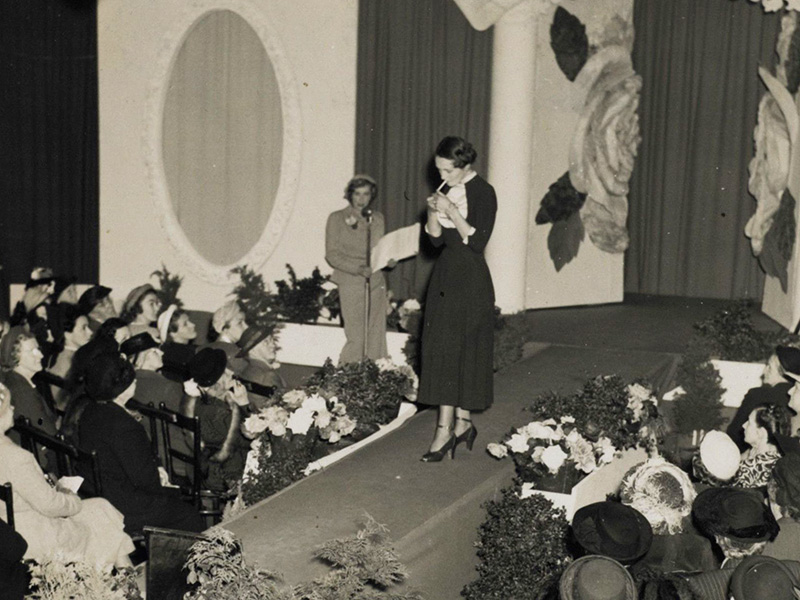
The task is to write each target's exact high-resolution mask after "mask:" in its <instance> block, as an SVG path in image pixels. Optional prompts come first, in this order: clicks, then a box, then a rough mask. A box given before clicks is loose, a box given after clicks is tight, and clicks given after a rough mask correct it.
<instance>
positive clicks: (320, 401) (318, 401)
mask: <svg viewBox="0 0 800 600" xmlns="http://www.w3.org/2000/svg"><path fill="white" fill-rule="evenodd" d="M302 406H303V408H304V409H306V410H310V411H313V412H322V411H325V412H328V403H327V402H326V401H325V398H323V397H322V396H320V395H319V394H314V395H313V396H308V397H307V398H306V399H305V400H303V405H302Z"/></svg>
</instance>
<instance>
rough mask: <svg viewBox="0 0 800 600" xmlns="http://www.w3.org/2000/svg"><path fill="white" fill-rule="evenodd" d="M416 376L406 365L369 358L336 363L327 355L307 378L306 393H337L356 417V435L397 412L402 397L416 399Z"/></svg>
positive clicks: (374, 427) (363, 433)
mask: <svg viewBox="0 0 800 600" xmlns="http://www.w3.org/2000/svg"><path fill="white" fill-rule="evenodd" d="M418 384H419V382H418V379H417V376H416V374H415V373H414V371H413V369H411V367H409V366H408V365H402V366H398V365H395V364H394V363H392V361H391V360H389V359H379V360H377V361H372V360H370V359H368V358H366V359H364V360H362V361H360V362H356V363H346V364H343V365H340V366H336V365H334V364H333V362H332V361H331V360H330V359H328V360H326V361H325V364H324V365H323V366H322V367H321V368H320V369H319V370H318V371H317V372H316V373H314V375H312V376H311V377H310V378H309V379H308V381H307V382H306V385H305V388H306V390H308V392H309V393H318V394H320V395H322V396H324V397H326V398H332V397H336V398H337V399H338V401H339V402H342V403H343V404H344V405H345V406H346V407H347V414H348V415H350V416H351V417H352V418H353V419H355V421H356V437H363V436H364V435H368V434H370V433H373V432H374V431H375V430H377V428H378V425H385V424H386V423H388V422H389V421H391V420H392V419H394V418H395V417H396V416H397V412H398V410H399V409H400V403H401V402H402V401H403V399H404V398H406V399H409V400H410V399H416V391H417V387H418Z"/></svg>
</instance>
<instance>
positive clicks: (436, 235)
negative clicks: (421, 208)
mask: <svg viewBox="0 0 800 600" xmlns="http://www.w3.org/2000/svg"><path fill="white" fill-rule="evenodd" d="M440 196H441V195H440V194H432V195H430V196H428V198H427V199H426V200H425V202H426V203H427V205H428V221H427V223H426V224H425V231H426V232H427V233H428V239H430V241H431V243H432V244H433V245H434V246H435V247H439V246H441V245H442V244H443V243H444V242H443V241H442V224H441V223H439V211H437V210H436V201H437V198H439V197H440Z"/></svg>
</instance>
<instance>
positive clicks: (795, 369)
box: [775, 346, 800, 381]
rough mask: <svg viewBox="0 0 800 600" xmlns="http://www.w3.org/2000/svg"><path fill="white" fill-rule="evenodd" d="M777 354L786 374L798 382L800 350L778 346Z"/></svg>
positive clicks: (799, 377)
mask: <svg viewBox="0 0 800 600" xmlns="http://www.w3.org/2000/svg"><path fill="white" fill-rule="evenodd" d="M775 354H777V355H778V360H779V361H780V363H781V367H783V370H784V372H785V373H786V375H787V376H789V377H790V378H791V379H793V380H795V381H797V380H799V379H800V348H794V347H793V346H778V347H777V348H776V349H775Z"/></svg>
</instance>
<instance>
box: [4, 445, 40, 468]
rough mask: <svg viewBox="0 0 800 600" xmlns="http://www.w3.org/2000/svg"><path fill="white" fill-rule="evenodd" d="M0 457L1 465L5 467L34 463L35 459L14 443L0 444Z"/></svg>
mask: <svg viewBox="0 0 800 600" xmlns="http://www.w3.org/2000/svg"><path fill="white" fill-rule="evenodd" d="M0 456H2V461H3V464H4V465H6V466H8V465H10V464H12V463H13V464H15V465H19V464H22V463H25V462H31V461H33V462H36V457H35V456H34V455H33V454H31V453H30V452H28V451H27V450H25V448H22V447H20V446H18V445H17V444H15V443H14V442H8V443H7V442H2V443H0Z"/></svg>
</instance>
